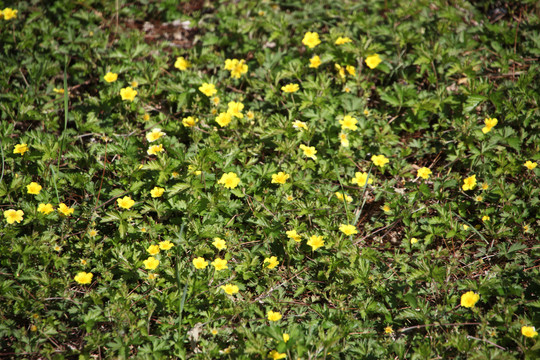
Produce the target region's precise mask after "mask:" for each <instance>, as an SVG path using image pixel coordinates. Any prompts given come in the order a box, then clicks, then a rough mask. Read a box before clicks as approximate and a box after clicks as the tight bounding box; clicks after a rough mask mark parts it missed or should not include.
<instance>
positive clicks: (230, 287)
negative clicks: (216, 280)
mask: <svg viewBox="0 0 540 360" xmlns="http://www.w3.org/2000/svg"><path fill="white" fill-rule="evenodd" d="M220 288H222V289H223V291H225V293H227V294H228V295H233V294H236V293H237V292H238V290H239V289H238V286H236V285H232V284H225V285H221V286H220Z"/></svg>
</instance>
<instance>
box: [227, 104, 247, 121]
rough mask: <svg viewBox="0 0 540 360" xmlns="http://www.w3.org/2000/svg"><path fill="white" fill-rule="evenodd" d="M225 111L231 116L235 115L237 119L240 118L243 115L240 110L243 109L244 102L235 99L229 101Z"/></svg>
mask: <svg viewBox="0 0 540 360" xmlns="http://www.w3.org/2000/svg"><path fill="white" fill-rule="evenodd" d="M227 106H228V109H227V113H228V114H229V115H231V116H234V117H237V118H239V119H242V118H243V117H244V114H242V110H243V109H244V104H242V103H241V102H236V101H230V102H229V103H228V104H227Z"/></svg>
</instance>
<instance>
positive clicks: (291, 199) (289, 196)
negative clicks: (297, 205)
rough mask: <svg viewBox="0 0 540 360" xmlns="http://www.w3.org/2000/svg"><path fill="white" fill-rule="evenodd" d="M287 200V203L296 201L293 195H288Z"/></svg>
mask: <svg viewBox="0 0 540 360" xmlns="http://www.w3.org/2000/svg"><path fill="white" fill-rule="evenodd" d="M285 199H287V201H293V200H294V198H293V197H292V195H287V197H286V198H285Z"/></svg>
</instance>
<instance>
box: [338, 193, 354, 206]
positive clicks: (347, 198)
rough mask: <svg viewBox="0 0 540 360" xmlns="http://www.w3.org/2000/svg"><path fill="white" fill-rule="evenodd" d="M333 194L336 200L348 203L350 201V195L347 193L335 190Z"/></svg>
mask: <svg viewBox="0 0 540 360" xmlns="http://www.w3.org/2000/svg"><path fill="white" fill-rule="evenodd" d="M335 195H336V197H337V198H338V200H341V201H347V202H348V203H350V202H351V201H352V197H351V196H349V195H347V194H343V193H340V192H339V191H336V193H335Z"/></svg>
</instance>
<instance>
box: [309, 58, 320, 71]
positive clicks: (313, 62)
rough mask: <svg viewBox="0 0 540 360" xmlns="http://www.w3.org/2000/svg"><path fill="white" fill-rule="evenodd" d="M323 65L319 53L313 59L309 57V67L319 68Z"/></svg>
mask: <svg viewBox="0 0 540 360" xmlns="http://www.w3.org/2000/svg"><path fill="white" fill-rule="evenodd" d="M320 65H321V58H320V57H319V55H315V56H314V57H312V58H311V59H309V67H310V68H315V69H316V68H318V67H319V66H320Z"/></svg>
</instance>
